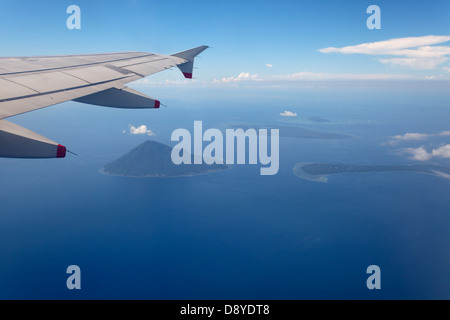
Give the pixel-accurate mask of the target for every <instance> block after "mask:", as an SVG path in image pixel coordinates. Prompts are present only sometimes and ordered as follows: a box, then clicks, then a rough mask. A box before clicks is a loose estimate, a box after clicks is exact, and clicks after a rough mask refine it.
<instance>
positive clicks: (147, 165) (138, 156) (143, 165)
mask: <svg viewBox="0 0 450 320" xmlns="http://www.w3.org/2000/svg"><path fill="white" fill-rule="evenodd" d="M171 153H172V147H170V146H168V145H165V144H162V143H159V142H156V141H150V140H148V141H146V142H144V143H142V144H141V145H139V146H137V147H136V148H134V149H133V150H131V151H130V152H128V153H126V154H124V155H123V156H121V157H120V158H118V159H117V160H114V161H113V162H111V163H108V164H107V165H105V166H104V167H103V168H102V172H103V173H106V174H111V175H117V176H127V177H181V176H193V175H199V174H205V173H211V172H216V171H221V170H224V169H227V166H226V165H224V164H215V163H213V164H212V165H207V164H205V163H203V164H180V165H176V164H174V163H173V162H172V158H171ZM191 159H192V163H193V157H191Z"/></svg>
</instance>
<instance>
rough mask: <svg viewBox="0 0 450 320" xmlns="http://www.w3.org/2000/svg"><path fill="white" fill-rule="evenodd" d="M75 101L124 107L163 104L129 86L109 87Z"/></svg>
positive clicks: (148, 106) (156, 106)
mask: <svg viewBox="0 0 450 320" xmlns="http://www.w3.org/2000/svg"><path fill="white" fill-rule="evenodd" d="M73 101H76V102H81V103H86V104H93V105H96V106H102V107H110V108H123V109H151V108H156V109H158V108H159V107H160V104H161V103H160V102H159V101H158V100H155V99H153V98H150V97H149V96H146V95H145V94H143V93H141V92H139V91H136V90H134V89H131V88H128V87H124V88H121V89H119V88H111V89H107V90H104V91H100V92H97V93H94V94H90V95H88V96H84V97H81V98H77V99H74V100H73Z"/></svg>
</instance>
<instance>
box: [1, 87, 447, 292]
mask: <svg viewBox="0 0 450 320" xmlns="http://www.w3.org/2000/svg"><path fill="white" fill-rule="evenodd" d="M171 89H172V90H171ZM158 90H159V91H158V94H159V95H160V96H162V98H165V100H163V99H161V100H163V103H165V104H167V105H168V107H167V108H161V109H160V110H141V111H138V110H116V109H107V108H101V107H94V106H87V105H82V104H78V103H73V102H69V103H65V104H62V105H60V106H56V107H51V108H46V109H42V110H39V111H35V112H32V113H28V114H24V115H21V116H17V117H14V118H11V119H8V120H10V121H13V122H15V123H17V124H19V125H22V126H25V127H27V128H29V129H31V130H33V131H36V132H38V133H40V134H42V135H44V136H46V137H49V138H51V139H53V140H56V141H58V142H59V143H61V144H64V145H65V146H67V147H68V149H69V150H71V151H73V152H75V153H77V154H78V156H74V155H71V154H69V155H68V156H67V158H66V159H63V160H61V159H56V160H17V159H0V192H1V193H0V202H1V206H0V299H449V298H450V277H449V275H448V270H449V269H450V232H449V230H450V210H449V208H450V180H449V179H445V178H440V177H435V176H429V175H422V174H414V173H407V172H378V173H369V174H340V175H336V176H330V177H329V179H328V183H315V182H312V181H307V180H302V179H300V178H299V177H297V176H295V175H294V174H293V172H292V169H293V167H294V165H295V164H296V163H298V162H321V163H347V164H357V165H406V164H414V163H420V162H418V161H416V160H412V159H410V158H408V156H407V155H405V154H403V153H402V152H401V151H400V149H402V148H407V147H420V146H425V147H427V148H428V150H431V149H430V148H432V146H433V145H439V144H443V143H450V141H448V140H449V139H448V137H447V141H445V140H442V141H437V139H438V138H437V137H435V138H433V139H435V140H436V141H434V140H433V139H431V138H430V139H431V140H427V141H406V142H402V143H401V144H399V145H390V144H387V142H388V141H390V139H391V137H392V136H394V135H403V134H405V133H407V132H421V133H428V134H436V133H439V132H442V131H445V130H450V122H449V120H448V119H450V99H449V94H448V93H446V92H441V91H437V92H428V91H425V90H423V91H417V90H408V89H396V90H395V89H391V88H384V89H379V90H375V89H373V90H372V89H364V90H363V89H361V90H359V91H358V90H356V91H355V90H352V89H351V88H348V89H341V88H339V90H338V89H327V88H319V89H314V90H301V91H298V92H297V91H292V92H277V91H275V92H274V91H270V90H269V91H268V92H259V93H251V92H250V93H249V94H248V95H246V96H241V97H235V96H234V95H233V94H228V93H223V92H221V93H220V94H219V93H218V94H217V95H214V94H212V93H211V94H209V95H206V94H205V92H206V89H201V90H200V89H199V90H198V91H196V92H195V93H196V94H197V95H198V97H202V95H205V97H204V98H198V99H196V97H195V94H191V95H189V96H188V97H186V98H185V99H184V97H183V93H184V92H185V91H183V90H181V89H179V90H175V89H173V88H163V89H158ZM152 96H154V94H153V95H152ZM175 97H176V98H175ZM285 110H289V111H292V112H295V113H297V117H282V116H280V113H282V112H284V111H285ZM311 117H321V118H324V119H328V120H331V121H330V122H321V123H318V122H314V121H311V120H309V118H311ZM194 120H202V121H203V127H204V129H207V128H218V129H221V130H225V129H226V128H227V127H228V126H229V125H233V124H246V125H248V126H250V127H251V126H252V125H253V126H255V127H260V126H261V124H271V125H273V126H275V127H276V126H277V125H278V126H280V127H282V126H300V127H302V128H306V129H311V130H316V131H324V132H333V133H341V134H346V135H350V136H351V138H348V139H336V140H322V139H301V138H283V137H282V138H281V139H280V170H279V172H278V174H277V175H274V176H261V175H260V174H259V173H260V171H259V170H260V165H233V166H232V168H231V169H230V170H225V171H223V172H218V173H214V174H209V175H202V176H194V177H182V178H166V179H164V178H149V179H138V178H126V177H115V176H107V175H102V174H99V169H100V168H101V167H102V166H103V165H104V164H106V163H108V162H111V161H112V160H114V159H116V158H118V157H119V156H121V155H122V154H124V153H126V152H127V151H129V150H131V149H132V148H134V147H136V146H137V145H139V144H140V143H142V142H143V141H145V140H147V139H153V140H156V141H159V142H162V143H166V144H170V145H174V144H175V143H174V142H171V141H170V135H171V132H172V131H173V130H174V129H177V128H186V129H188V130H192V131H193V124H194V123H193V122H194ZM129 125H134V126H140V125H146V126H147V127H148V128H149V129H151V130H152V131H153V132H154V134H155V135H154V136H148V135H147V136H146V135H139V136H135V135H131V134H129ZM124 131H125V132H124ZM441 138H442V139H445V137H440V138H439V139H441ZM430 163H437V164H439V165H450V163H449V161H448V159H433V160H432V161H431V162H430ZM70 265H78V266H79V267H80V269H81V290H68V289H67V287H66V280H67V278H68V276H69V274H67V273H66V269H67V267H68V266H70ZM370 265H378V266H379V267H380V269H381V290H369V289H368V288H367V286H366V280H367V278H368V277H369V275H368V274H367V273H366V270H367V267H368V266H370Z"/></svg>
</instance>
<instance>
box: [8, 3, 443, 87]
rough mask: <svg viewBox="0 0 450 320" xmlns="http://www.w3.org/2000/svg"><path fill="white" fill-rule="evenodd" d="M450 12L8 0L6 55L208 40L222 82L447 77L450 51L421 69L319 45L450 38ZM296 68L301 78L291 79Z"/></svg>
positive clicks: (208, 76)
mask: <svg viewBox="0 0 450 320" xmlns="http://www.w3.org/2000/svg"><path fill="white" fill-rule="evenodd" d="M72 4H75V5H78V6H80V8H81V12H82V29H81V30H69V29H67V27H66V20H67V18H68V17H69V15H68V14H67V13H66V9H67V7H68V6H69V5H72ZM371 4H376V5H378V6H379V7H380V8H381V26H382V28H381V30H369V29H368V28H367V27H366V20H367V18H368V17H369V15H368V14H367V13H366V9H367V7H368V6H369V5H371ZM449 13H450V3H449V1H445V0H434V1H426V2H425V1H415V0H414V1H379V0H378V1H362V0H354V1H348V0H345V1H343V0H341V1H298V0H296V1H234V0H232V1H189V2H186V1H148V0H117V1H103V0H101V1H98V0H96V1H87V0H70V1H69V0H43V1H30V0H3V1H2V2H1V4H0V30H1V31H0V32H1V37H2V43H3V46H2V49H1V50H0V55H1V56H16V55H18V56H23V55H44V54H45V55H50V54H75V53H97V52H112V51H147V52H155V53H167V54H170V53H174V52H177V51H181V50H184V49H187V48H190V47H194V46H197V45H203V44H206V45H210V46H212V47H214V48H213V49H211V50H209V51H207V52H206V53H204V54H203V56H204V58H203V59H201V60H199V61H197V66H198V67H199V68H200V70H198V71H197V77H198V78H199V79H201V80H200V81H203V82H204V83H211V82H213V81H214V79H216V80H218V81H219V82H221V83H224V82H227V81H222V80H224V79H225V80H227V79H228V80H230V81H228V82H232V83H236V82H237V80H248V81H252V80H259V81H263V82H265V83H267V82H269V81H270V82H279V81H284V80H286V79H289V80H304V79H306V80H309V79H312V80H317V79H319V80H320V79H329V77H330V75H331V79H332V80H336V79H337V80H339V79H342V78H343V79H348V78H351V75H354V74H365V75H373V74H377V75H391V76H392V75H394V77H400V78H401V79H404V78H408V77H412V78H414V79H446V80H448V79H450V69H449V67H450V63H449V62H448V60H447V59H448V58H449V57H450V53H448V54H446V55H443V56H441V59H442V60H441V63H439V64H437V65H433V63H431V64H425V65H422V66H421V67H419V68H418V67H416V66H414V65H408V64H406V65H405V64H403V65H402V64H399V63H391V62H388V61H392V60H390V59H391V58H395V56H392V55H384V56H379V55H373V54H361V53H355V54H342V53H339V52H331V53H323V52H320V51H319V50H320V49H324V48H329V47H335V48H343V47H347V46H356V45H360V44H363V43H373V42H379V41H386V40H389V39H395V38H405V37H426V36H430V35H437V36H449V35H450V21H449V19H448V16H449ZM441 40H442V41H440V42H438V43H433V44H431V45H433V46H445V47H446V48H447V49H448V47H450V41H448V40H447V41H444V40H446V39H445V38H443V39H441ZM425 46H428V43H425ZM403 58H404V57H403ZM381 60H383V61H384V62H381ZM293 74H294V75H296V76H294V77H293V78H292V77H291V78H289V75H293ZM239 75H241V77H240V78H239ZM333 75H334V76H333ZM349 75H350V76H349ZM382 78H383V77H382ZM154 79H155V81H163V80H165V79H169V80H170V81H176V80H177V79H178V80H180V78H179V74H178V73H174V72H165V73H162V74H160V75H155V76H154ZM357 80H359V79H357ZM216 82H217V81H216ZM254 82H255V83H256V82H257V81H254Z"/></svg>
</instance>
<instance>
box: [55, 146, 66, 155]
mask: <svg viewBox="0 0 450 320" xmlns="http://www.w3.org/2000/svg"><path fill="white" fill-rule="evenodd" d="M56 157H57V158H65V157H66V147H64V146H62V145H60V144H58V149H57V150H56Z"/></svg>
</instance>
